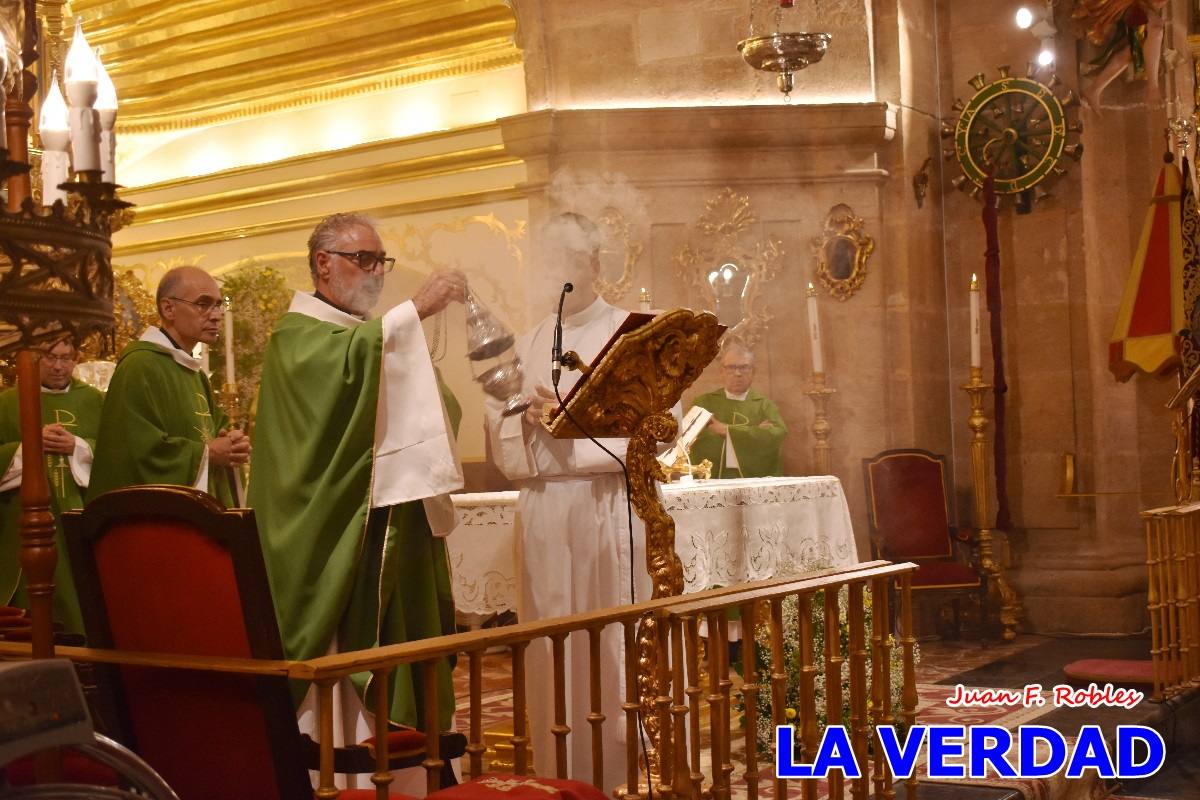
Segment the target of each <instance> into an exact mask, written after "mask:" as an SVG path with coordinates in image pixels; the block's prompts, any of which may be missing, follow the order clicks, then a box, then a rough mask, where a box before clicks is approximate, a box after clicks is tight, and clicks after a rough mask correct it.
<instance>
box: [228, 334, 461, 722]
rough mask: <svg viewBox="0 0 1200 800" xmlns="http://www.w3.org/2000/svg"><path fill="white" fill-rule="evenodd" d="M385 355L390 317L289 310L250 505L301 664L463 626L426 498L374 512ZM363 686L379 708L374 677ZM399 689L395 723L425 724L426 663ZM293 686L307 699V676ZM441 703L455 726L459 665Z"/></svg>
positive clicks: (262, 418) (265, 388)
mask: <svg viewBox="0 0 1200 800" xmlns="http://www.w3.org/2000/svg"><path fill="white" fill-rule="evenodd" d="M382 352H383V327H382V320H381V319H374V320H368V321H366V322H364V323H362V324H361V325H355V326H353V327H344V326H341V325H337V324H334V323H332V322H326V321H323V320H318V319H315V318H313V317H310V316H307V315H306V314H302V313H297V312H288V313H287V314H284V316H283V317H282V318H281V319H280V320H279V322H278V324H277V325H276V326H275V330H274V331H273V332H272V334H271V341H270V344H269V345H268V347H267V352H266V357H265V361H264V364H263V373H262V384H261V388H260V389H259V399H258V415H257V417H256V419H255V429H254V457H253V459H252V462H251V472H250V485H249V505H250V506H251V507H252V508H253V509H254V513H255V517H256V518H257V521H258V529H259V534H260V536H261V538H262V542H263V554H264V556H265V557H266V563H267V573H268V576H269V577H270V580H271V594H272V596H273V599H274V602H275V614H276V616H277V617H278V619H279V630H280V634H281V635H282V638H283V649H284V653H285V655H286V656H287V657H288V658H292V659H310V658H316V657H319V656H323V655H325V654H326V652H327V651H328V649H329V645H330V643H331V642H332V640H333V637H334V634H335V633H336V634H337V637H338V641H337V647H338V650H339V652H347V651H350V650H363V649H367V648H371V647H377V646H383V645H389V644H398V643H402V642H407V641H413V640H416V639H424V638H429V637H432V636H440V635H443V634H449V633H453V632H454V603H453V596H452V594H451V588H450V571H449V565H448V561H447V558H446V546H445V542H444V541H443V540H442V539H439V538H436V537H434V536H433V535H432V534H431V532H430V528H429V524H428V521H427V520H426V517H425V511H424V507H423V504H422V503H421V502H420V501H414V502H410V503H404V504H401V505H398V506H393V507H391V508H377V509H371V508H370V496H371V477H372V466H373V458H374V441H375V417H376V410H377V408H378V403H379V385H380V369H381V357H382ZM451 400H452V398H451ZM457 405H458V404H457V402H448V403H447V406H448V412H449V413H453V412H454V411H455V410H456V409H457ZM458 416H461V411H458ZM454 422H455V425H457V420H454ZM352 680H353V681H354V683H355V685H356V686H357V688H358V689H359V692H360V695H361V696H362V697H363V702H364V705H365V706H366V707H367V708H368V709H371V708H374V702H373V700H372V699H371V697H370V693H369V689H370V686H369V684H370V674H369V673H362V674H359V675H355V676H353V677H352ZM390 687H391V719H393V720H394V721H396V722H399V723H402V724H405V725H414V726H420V725H422V724H423V722H424V720H423V717H424V714H423V708H422V701H421V698H422V696H423V688H422V675H421V673H420V670H412V669H411V668H410V667H409V666H408V665H402V666H400V667H398V668H397V669H396V671H395V673H393V676H392V678H391V680H390ZM293 688H294V694H295V699H296V700H297V702H299V700H300V699H301V698H302V697H303V695H304V692H305V690H306V689H307V684H304V683H301V682H297V683H296V684H295V685H294V687H293ZM438 700H439V716H440V718H441V719H440V720H439V721H440V724H441V726H442V729H443V730H446V729H448V728H449V726H450V723H451V720H452V717H453V713H454V685H453V682H452V680H451V665H450V663H449V662H448V661H443V662H441V663H440V664H439V665H438Z"/></svg>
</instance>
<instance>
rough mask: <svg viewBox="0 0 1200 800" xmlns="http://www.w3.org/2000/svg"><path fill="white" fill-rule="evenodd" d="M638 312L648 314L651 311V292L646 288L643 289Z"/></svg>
mask: <svg viewBox="0 0 1200 800" xmlns="http://www.w3.org/2000/svg"><path fill="white" fill-rule="evenodd" d="M638 310H639V311H641V312H643V313H648V312H649V311H650V292H649V291H648V290H647V289H646V287H645V286H643V287H642V293H641V296H640V297H639V304H638Z"/></svg>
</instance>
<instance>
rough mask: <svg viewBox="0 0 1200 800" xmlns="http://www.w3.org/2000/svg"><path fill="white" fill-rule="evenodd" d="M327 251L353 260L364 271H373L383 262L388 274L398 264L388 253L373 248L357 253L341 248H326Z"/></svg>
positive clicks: (384, 269)
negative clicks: (346, 251)
mask: <svg viewBox="0 0 1200 800" xmlns="http://www.w3.org/2000/svg"><path fill="white" fill-rule="evenodd" d="M325 252H326V253H330V254H331V255H335V256H341V257H342V258H345V259H349V260H350V261H353V262H354V263H355V264H357V265H358V268H359V269H361V270H362V271H364V272H371V271H372V270H374V269H375V267H377V266H379V265H380V264H382V265H383V271H384V274H386V273H389V272H391V271H392V267H394V266H396V259H394V258H391V257H389V256H388V254H387V253H376V252H373V251H371V250H359V251H358V252H355V253H345V252H343V251H341V250H326V251H325Z"/></svg>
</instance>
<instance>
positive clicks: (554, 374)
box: [550, 281, 575, 389]
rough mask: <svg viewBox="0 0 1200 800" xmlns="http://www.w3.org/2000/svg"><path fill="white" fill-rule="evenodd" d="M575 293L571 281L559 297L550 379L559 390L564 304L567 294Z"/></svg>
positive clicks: (566, 284) (564, 286)
mask: <svg viewBox="0 0 1200 800" xmlns="http://www.w3.org/2000/svg"><path fill="white" fill-rule="evenodd" d="M573 291H575V287H574V286H573V285H572V284H571V282H570V281H568V282H567V283H564V284H563V288H562V293H561V294H559V296H558V317H557V318H556V319H555V321H554V343H553V345H552V346H551V358H552V359H553V368H552V369H551V370H550V379H551V380H552V381H554V388H555V389H557V388H558V381H559V378H560V377H562V315H563V303H564V302H566V299H567V293H568V292H573Z"/></svg>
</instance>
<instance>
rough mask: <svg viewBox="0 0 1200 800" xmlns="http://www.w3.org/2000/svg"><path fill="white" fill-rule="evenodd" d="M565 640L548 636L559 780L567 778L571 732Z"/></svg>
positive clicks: (563, 636) (556, 763)
mask: <svg viewBox="0 0 1200 800" xmlns="http://www.w3.org/2000/svg"><path fill="white" fill-rule="evenodd" d="M566 638H567V634H565V633H555V634H551V636H550V649H551V653H552V656H551V658H552V660H553V662H554V726H553V727H552V728H550V732H551V733H552V734H554V766H555V770H556V772H555V774H556V775H558V777H560V778H566V777H568V775H567V734H569V733H570V732H571V726H570V725H568V724H567V676H566V654H565V650H566V648H565V641H566Z"/></svg>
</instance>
